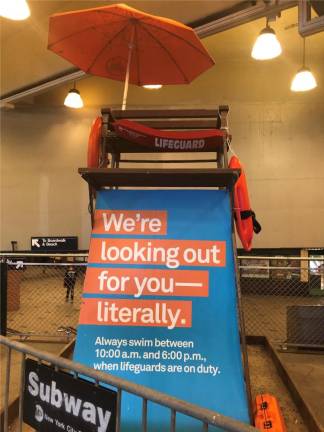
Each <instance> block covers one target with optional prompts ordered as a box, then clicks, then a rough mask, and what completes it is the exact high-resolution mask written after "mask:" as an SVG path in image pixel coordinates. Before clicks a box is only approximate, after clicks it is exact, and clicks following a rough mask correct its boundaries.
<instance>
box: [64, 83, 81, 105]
mask: <svg viewBox="0 0 324 432" xmlns="http://www.w3.org/2000/svg"><path fill="white" fill-rule="evenodd" d="M64 105H65V106H66V107H69V108H75V109H77V108H83V100H82V98H81V95H80V92H79V91H78V90H77V89H76V88H75V83H74V86H73V88H72V89H71V90H70V91H69V93H68V94H67V96H66V98H65V100H64Z"/></svg>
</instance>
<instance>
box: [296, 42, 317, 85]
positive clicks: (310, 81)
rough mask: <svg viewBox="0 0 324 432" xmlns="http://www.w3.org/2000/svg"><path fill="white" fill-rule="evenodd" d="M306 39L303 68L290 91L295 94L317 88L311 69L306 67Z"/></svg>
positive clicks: (297, 74)
mask: <svg viewBox="0 0 324 432" xmlns="http://www.w3.org/2000/svg"><path fill="white" fill-rule="evenodd" d="M305 43H306V41H305V38H303V67H302V68H301V69H300V70H299V71H298V72H297V73H296V75H295V76H294V78H293V80H292V82H291V86H290V90H291V91H293V92H304V91H309V90H313V89H314V88H315V87H317V82H316V79H315V77H314V75H313V74H312V72H311V71H310V69H309V68H307V67H306V66H305V57H306V47H305Z"/></svg>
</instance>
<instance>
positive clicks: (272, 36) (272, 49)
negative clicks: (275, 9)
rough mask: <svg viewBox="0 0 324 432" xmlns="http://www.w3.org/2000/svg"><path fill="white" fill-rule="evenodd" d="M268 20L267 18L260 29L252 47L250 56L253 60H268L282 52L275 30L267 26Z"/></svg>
mask: <svg viewBox="0 0 324 432" xmlns="http://www.w3.org/2000/svg"><path fill="white" fill-rule="evenodd" d="M268 21H269V20H268V18H267V24H266V26H265V28H264V29H263V30H261V32H260V34H259V36H258V37H257V40H256V41H255V43H254V45H253V48H252V52H251V56H252V57H253V58H254V59H255V60H270V59H273V58H275V57H278V56H279V55H280V54H281V53H282V49H281V45H280V42H279V41H278V39H277V36H276V33H275V31H274V30H273V29H272V28H271V27H270V26H269V22H268Z"/></svg>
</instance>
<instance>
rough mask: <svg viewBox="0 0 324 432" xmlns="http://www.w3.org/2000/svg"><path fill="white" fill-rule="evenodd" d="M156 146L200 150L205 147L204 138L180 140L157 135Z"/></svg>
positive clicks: (170, 148)
mask: <svg viewBox="0 0 324 432" xmlns="http://www.w3.org/2000/svg"><path fill="white" fill-rule="evenodd" d="M154 145H155V147H159V148H163V149H165V148H166V149H169V150H198V149H202V148H204V147H205V140H204V139H193V140H180V139H176V140H173V139H168V138H158V137H155V140H154Z"/></svg>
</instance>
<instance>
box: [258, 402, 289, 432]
mask: <svg viewBox="0 0 324 432" xmlns="http://www.w3.org/2000/svg"><path fill="white" fill-rule="evenodd" d="M254 423H255V427H256V428H258V429H259V430H260V431H266V432H286V431H287V429H286V425H285V422H284V419H283V416H282V413H281V410H280V406H279V403H278V401H277V399H276V398H275V397H274V396H272V395H270V394H260V395H257V397H256V398H255V417H254Z"/></svg>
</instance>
